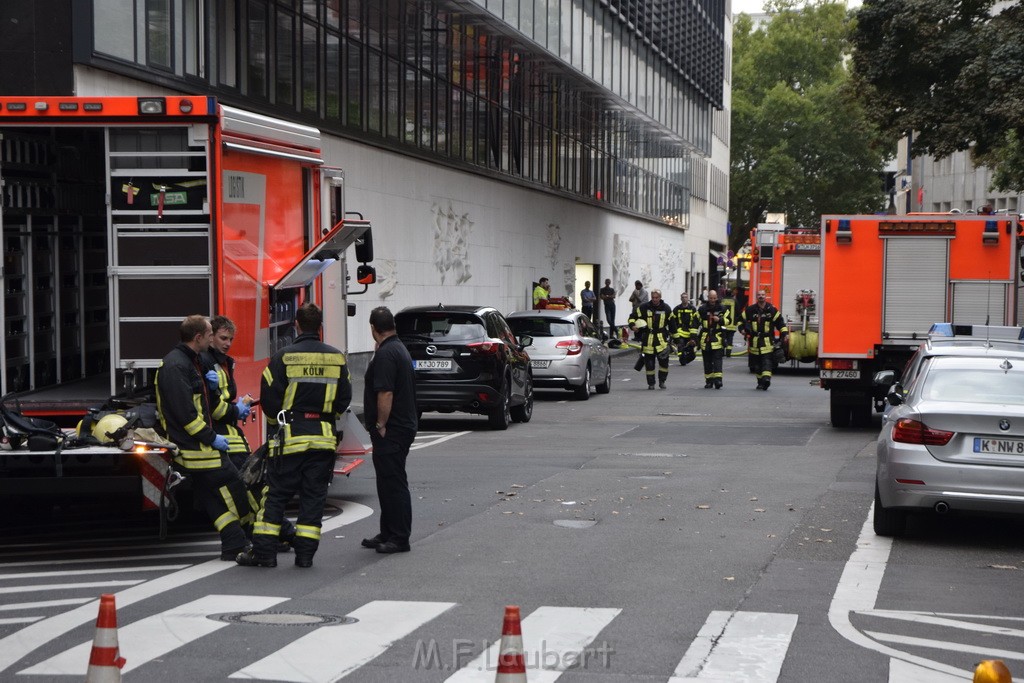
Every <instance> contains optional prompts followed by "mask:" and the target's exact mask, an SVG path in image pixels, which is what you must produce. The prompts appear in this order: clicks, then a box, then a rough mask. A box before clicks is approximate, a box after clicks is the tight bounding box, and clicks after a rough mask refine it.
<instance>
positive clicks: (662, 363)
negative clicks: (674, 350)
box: [644, 353, 669, 387]
mask: <svg viewBox="0 0 1024 683" xmlns="http://www.w3.org/2000/svg"><path fill="white" fill-rule="evenodd" d="M663 355H664V356H665V357H664V358H662V357H661V355H659V354H657V353H645V354H644V370H646V371H647V386H649V387H653V386H654V366H655V365H657V366H658V383H659V384H664V383H665V380H667V379H668V359H669V356H668V354H663Z"/></svg>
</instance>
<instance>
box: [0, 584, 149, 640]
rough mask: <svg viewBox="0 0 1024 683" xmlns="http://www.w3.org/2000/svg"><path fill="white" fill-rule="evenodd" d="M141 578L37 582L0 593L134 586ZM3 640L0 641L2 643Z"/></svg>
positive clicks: (5, 589) (12, 587)
mask: <svg viewBox="0 0 1024 683" xmlns="http://www.w3.org/2000/svg"><path fill="white" fill-rule="evenodd" d="M142 582H143V579H138V580H133V581H127V580H125V581H86V582H83V583H39V584H35V585H32V586H11V587H10V588H0V593H35V592H37V591H63V590H76V589H79V588H112V587H113V586H134V585H136V584H139V583H142ZM2 642H3V641H0V643H2Z"/></svg>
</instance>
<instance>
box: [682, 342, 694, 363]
mask: <svg viewBox="0 0 1024 683" xmlns="http://www.w3.org/2000/svg"><path fill="white" fill-rule="evenodd" d="M696 359H697V349H695V348H694V347H693V345H691V344H683V348H682V349H681V350H680V351H679V364H680V365H689V364H690V363H692V362H693V361H694V360H696Z"/></svg>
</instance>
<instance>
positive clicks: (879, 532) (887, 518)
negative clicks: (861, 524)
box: [871, 481, 907, 536]
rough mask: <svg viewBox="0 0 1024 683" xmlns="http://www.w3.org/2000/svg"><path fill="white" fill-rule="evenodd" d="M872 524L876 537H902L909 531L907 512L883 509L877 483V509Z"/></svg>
mask: <svg viewBox="0 0 1024 683" xmlns="http://www.w3.org/2000/svg"><path fill="white" fill-rule="evenodd" d="M871 524H872V526H873V527H874V529H875V535H876V536H902V535H903V534H904V533H906V530H907V511H906V510H894V509H893V508H887V507H882V499H881V497H880V496H879V495H878V482H877V481H876V482H875V508H874V512H873V515H872V518H871Z"/></svg>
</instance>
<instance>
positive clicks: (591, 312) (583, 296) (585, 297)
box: [580, 280, 597, 323]
mask: <svg viewBox="0 0 1024 683" xmlns="http://www.w3.org/2000/svg"><path fill="white" fill-rule="evenodd" d="M596 303H597V294H594V290H592V289H591V288H590V280H587V281H586V282H584V283H583V289H582V291H580V311H582V313H583V315H585V316H587V318H589V319H590V322H592V323H596V322H597V316H596V313H597V310H596V309H595V308H594V304H596Z"/></svg>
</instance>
